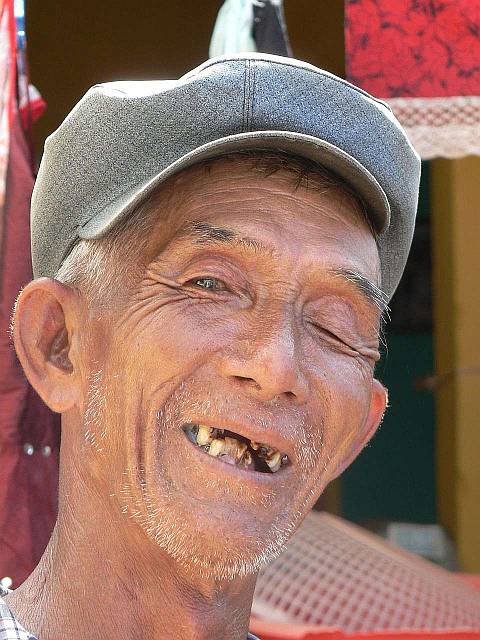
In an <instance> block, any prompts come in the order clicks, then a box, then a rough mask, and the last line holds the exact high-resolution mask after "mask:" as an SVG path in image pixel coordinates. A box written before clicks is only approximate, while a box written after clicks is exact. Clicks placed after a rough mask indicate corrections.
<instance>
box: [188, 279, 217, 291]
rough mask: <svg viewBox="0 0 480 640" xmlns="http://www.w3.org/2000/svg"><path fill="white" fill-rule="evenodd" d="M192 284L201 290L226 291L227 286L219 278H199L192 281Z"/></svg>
mask: <svg viewBox="0 0 480 640" xmlns="http://www.w3.org/2000/svg"><path fill="white" fill-rule="evenodd" d="M190 282H191V283H192V284H193V285H195V286H196V287H200V288H201V289H217V290H218V289H220V290H221V289H225V284H224V283H223V282H222V281H221V280H217V278H197V279H195V280H190Z"/></svg>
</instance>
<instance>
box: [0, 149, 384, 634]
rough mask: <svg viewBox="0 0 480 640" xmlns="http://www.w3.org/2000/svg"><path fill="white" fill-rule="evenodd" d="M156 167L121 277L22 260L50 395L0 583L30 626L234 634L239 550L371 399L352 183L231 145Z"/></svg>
mask: <svg viewBox="0 0 480 640" xmlns="http://www.w3.org/2000/svg"><path fill="white" fill-rule="evenodd" d="M172 185H173V187H172V189H171V193H170V196H169V197H168V198H166V199H165V200H164V202H163V204H159V205H158V208H159V210H158V222H156V224H155V225H154V229H153V232H152V233H151V237H150V238H149V242H148V248H147V250H146V251H144V252H143V254H142V255H141V256H140V257H139V258H137V257H135V260H136V264H135V265H132V274H141V275H139V276H138V277H133V276H132V278H130V280H129V282H128V284H126V285H125V290H124V291H123V292H122V293H121V294H118V292H117V293H115V295H112V298H111V299H110V300H107V301H106V302H105V301H103V303H102V305H101V307H100V305H99V306H98V307H97V305H96V304H95V302H94V301H93V302H92V301H90V303H89V302H88V301H87V300H86V299H85V296H84V294H82V293H81V292H80V291H79V290H77V289H75V288H73V287H71V286H67V285H65V284H61V283H59V282H57V281H55V280H53V279H49V278H41V279H38V280H35V281H33V282H31V283H30V284H29V285H28V286H26V287H25V289H24V290H23V292H22V294H21V296H20V298H19V300H18V304H17V308H16V314H15V322H14V340H15V346H16V349H17V353H18V355H19V358H20V360H21V363H22V365H23V367H24V370H25V372H26V375H27V376H28V379H29V380H30V382H31V383H32V385H33V386H34V387H35V389H36V390H37V391H38V393H39V394H40V395H41V397H42V398H43V399H44V400H45V402H46V403H47V404H48V405H49V406H50V407H51V408H52V409H53V410H54V411H57V412H61V413H62V445H61V464H60V498H59V512H58V521H57V524H56V527H55V530H54V533H53V536H52V538H51V541H50V543H49V545H48V547H47V550H46V552H45V554H44V556H43V558H42V560H41V562H40V564H39V565H38V567H37V568H36V570H35V571H34V573H33V574H32V575H31V576H30V577H29V579H28V580H27V581H26V582H25V583H24V584H23V585H22V586H21V587H20V588H18V589H17V590H16V591H15V592H13V593H12V594H10V595H9V596H8V597H7V598H6V600H7V603H8V605H9V606H10V607H11V609H12V611H13V612H14V614H15V615H16V616H17V618H18V620H19V622H20V623H21V624H22V625H23V626H24V627H26V628H27V629H28V630H29V631H31V632H33V633H35V634H36V635H37V636H38V637H39V638H41V640H60V639H67V638H76V639H78V640H80V639H82V640H83V639H85V640H86V639H87V638H88V639H92V638H93V639H97V638H98V640H100V639H102V640H114V639H115V640H132V638H135V640H141V639H143V638H145V639H147V638H148V639H151V638H172V639H175V640H207V638H208V640H212V639H215V640H245V638H246V636H247V630H248V623H249V616H250V610H251V604H252V598H253V592H254V588H255V582H256V578H257V574H258V571H259V569H261V568H262V566H264V564H265V563H266V562H268V561H271V560H272V559H273V558H275V557H277V556H278V554H279V553H280V552H281V551H282V550H283V549H284V547H285V543H286V542H287V540H288V539H289V538H290V537H291V535H292V534H293V532H294V531H295V530H296V529H297V528H298V526H299V525H300V523H301V522H302V520H303V518H304V517H305V516H306V514H307V513H308V512H309V511H310V510H311V508H312V506H313V505H314V504H315V502H316V501H317V500H318V498H319V496H320V495H321V493H322V491H323V490H324V488H325V486H326V485H327V484H328V483H329V482H330V481H331V480H332V479H333V478H334V477H336V476H337V475H338V474H339V473H340V472H341V471H342V470H343V469H344V468H345V467H346V466H347V465H348V464H349V463H350V462H352V460H353V459H354V458H355V457H356V456H357V455H358V453H359V452H360V451H361V450H362V448H363V447H364V446H365V444H366V443H367V442H368V441H369V440H370V438H371V437H372V435H373V434H374V433H375V431H376V429H377V427H378V425H379V424H380V422H381V419H382V416H383V413H384V410H385V406H386V398H387V396H386V391H385V389H384V388H383V386H382V385H381V384H380V383H379V382H378V381H377V380H375V379H374V377H373V373H374V365H375V362H376V361H377V359H378V357H379V355H378V340H379V337H378V336H379V319H380V311H379V309H378V307H377V306H376V305H375V304H373V303H372V301H371V300H369V299H368V297H367V296H366V295H365V293H364V292H362V291H361V290H360V289H359V288H358V287H357V286H355V284H354V283H353V282H351V281H350V280H349V279H348V278H346V277H343V276H342V275H341V273H342V272H345V271H353V272H356V273H359V274H361V275H362V276H364V277H365V278H368V279H369V280H370V281H371V282H372V283H373V284H378V279H379V272H380V269H379V258H378V252H377V248H376V243H375V240H374V238H373V236H372V233H371V231H370V229H369V227H368V225H367V223H366V222H365V220H364V219H362V216H361V215H359V213H358V211H355V208H354V206H353V204H352V202H351V200H349V199H348V198H345V197H344V196H342V194H341V193H340V192H337V191H331V190H330V191H324V192H320V191H317V190H314V189H306V188H305V187H304V186H300V187H298V188H297V189H295V188H294V186H293V185H292V176H291V175H289V174H288V173H285V172H284V171H283V170H281V171H278V172H277V173H275V174H273V175H271V176H269V177H265V176H262V175H256V174H255V173H252V170H251V168H250V167H249V166H247V164H246V163H245V162H244V161H242V160H237V161H235V162H234V161H219V162H216V163H214V165H213V166H212V167H211V170H210V171H209V172H207V171H205V169H204V168H203V169H202V168H199V167H194V168H191V169H189V170H186V171H184V172H182V173H181V174H179V175H178V176H176V177H175V179H174V180H173V182H172ZM202 229H203V230H206V236H208V237H203V238H202V237H201V233H199V230H200V232H201V231H202ZM212 230H213V231H212ZM219 230H221V231H219ZM215 234H216V235H217V239H216V240H215V239H213V240H212V237H211V236H212V235H215ZM129 259H132V257H131V256H125V257H124V260H129ZM139 265H140V268H139ZM132 279H133V281H132ZM189 422H201V423H205V424H208V425H211V426H215V425H218V426H224V427H227V428H228V426H229V425H230V428H231V430H232V431H235V432H237V433H239V432H240V433H242V432H248V433H254V434H256V435H257V436H258V439H259V440H260V441H264V442H269V441H271V440H272V438H275V441H276V442H277V443H280V444H281V445H282V446H281V447H279V448H281V449H283V451H287V452H288V453H289V456H290V464H289V465H288V466H286V467H285V468H282V469H281V470H280V471H279V472H277V473H276V474H258V473H251V472H249V471H243V470H241V469H237V468H235V467H231V466H230V465H227V464H225V463H223V462H221V461H219V460H216V459H214V458H211V457H210V456H208V455H206V454H205V453H204V452H202V451H201V450H200V449H199V448H197V447H195V445H193V444H192V443H190V442H189V441H188V440H187V438H186V436H185V434H184V432H183V431H182V428H181V427H182V425H184V424H185V423H189ZM259 476H261V477H259Z"/></svg>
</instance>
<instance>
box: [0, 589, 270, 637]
mask: <svg viewBox="0 0 480 640" xmlns="http://www.w3.org/2000/svg"><path fill="white" fill-rule="evenodd" d="M7 593H9V591H8V590H7V589H4V588H3V587H2V586H1V585H0V596H5V595H7ZM0 640H37V638H36V637H35V636H33V635H32V634H31V633H28V631H25V629H24V628H23V627H22V626H21V625H20V624H18V622H17V621H16V620H15V618H14V616H13V613H12V612H11V611H10V609H9V608H8V607H7V603H6V602H5V601H4V600H2V598H0ZM247 640H259V639H258V638H257V636H254V635H252V634H251V633H249V634H248V635H247Z"/></svg>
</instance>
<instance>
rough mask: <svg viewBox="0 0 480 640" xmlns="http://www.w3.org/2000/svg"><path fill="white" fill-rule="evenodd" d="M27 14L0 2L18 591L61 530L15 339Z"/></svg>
mask: <svg viewBox="0 0 480 640" xmlns="http://www.w3.org/2000/svg"><path fill="white" fill-rule="evenodd" d="M23 9H24V7H23V2H22V1H21V0H15V5H14V3H13V0H0V581H2V580H4V582H3V584H6V585H10V584H12V585H13V586H14V587H17V586H18V585H19V584H20V583H21V582H22V581H23V580H24V579H25V578H26V577H27V576H28V575H29V573H30V572H31V571H32V570H33V568H34V567H35V565H36V564H37V562H38V561H39V559H40V556H41V554H42V553H43V550H44V549H45V546H46V544H47V542H48V539H49V537H50V533H51V530H52V528H53V525H54V522H55V515H56V501H57V477H58V450H59V437H60V430H59V417H58V415H55V414H52V412H51V411H50V410H49V409H48V407H46V405H45V404H44V403H43V402H42V400H41V399H40V397H39V396H38V395H37V393H36V392H35V391H34V390H33V388H32V387H31V386H30V384H29V383H28V381H27V379H26V378H25V375H24V373H23V370H22V367H21V365H20V363H19V362H18V359H17V357H16V354H15V350H14V348H13V344H12V341H11V339H10V336H9V325H10V316H11V312H12V309H13V305H14V303H15V299H16V297H17V295H18V292H19V290H20V289H21V288H22V287H23V286H24V285H25V284H26V283H27V282H28V281H29V280H31V279H32V266H31V259H30V225H29V218H30V215H29V214H30V197H31V193H32V188H33V182H34V172H33V164H34V163H33V155H32V148H31V124H32V122H33V121H34V120H35V117H36V116H38V114H39V113H40V112H41V111H42V110H43V107H44V104H43V102H42V100H41V98H40V96H39V95H38V93H36V92H35V90H33V89H32V87H31V85H29V83H28V69H27V64H26V55H25V54H26V51H25V30H24V11H23ZM0 636H1V633H0Z"/></svg>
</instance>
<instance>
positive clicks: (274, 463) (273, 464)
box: [266, 451, 282, 472]
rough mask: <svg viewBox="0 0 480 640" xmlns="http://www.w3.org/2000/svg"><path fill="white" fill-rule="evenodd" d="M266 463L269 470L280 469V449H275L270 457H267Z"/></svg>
mask: <svg viewBox="0 0 480 640" xmlns="http://www.w3.org/2000/svg"><path fill="white" fill-rule="evenodd" d="M266 463H267V464H268V466H269V468H270V470H271V471H273V472H275V471H278V470H279V469H280V465H281V464H282V456H281V454H280V451H277V452H276V453H274V454H273V455H272V456H271V457H269V458H267V459H266Z"/></svg>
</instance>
